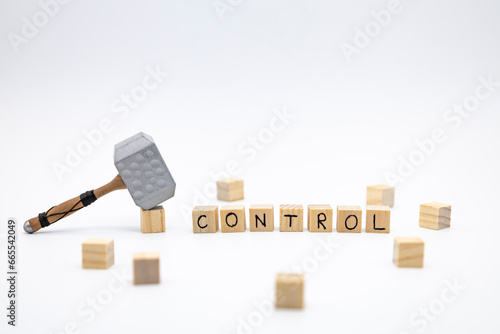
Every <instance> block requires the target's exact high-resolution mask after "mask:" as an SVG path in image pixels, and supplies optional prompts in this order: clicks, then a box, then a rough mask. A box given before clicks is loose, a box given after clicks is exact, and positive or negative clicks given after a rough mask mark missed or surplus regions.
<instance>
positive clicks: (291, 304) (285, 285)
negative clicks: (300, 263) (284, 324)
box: [276, 274, 304, 309]
mask: <svg viewBox="0 0 500 334" xmlns="http://www.w3.org/2000/svg"><path fill="white" fill-rule="evenodd" d="M303 307H304V275H303V274H278V275H277V277H276V308H292V309H301V308H303Z"/></svg>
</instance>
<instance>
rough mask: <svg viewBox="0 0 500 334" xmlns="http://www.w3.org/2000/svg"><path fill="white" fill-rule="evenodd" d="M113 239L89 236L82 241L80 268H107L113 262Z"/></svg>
mask: <svg viewBox="0 0 500 334" xmlns="http://www.w3.org/2000/svg"><path fill="white" fill-rule="evenodd" d="M114 248H115V245H114V241H113V239H103V238H91V239H88V240H87V241H85V242H83V243H82V268H84V269H108V268H109V267H111V266H112V265H113V264H114V263H115V249H114Z"/></svg>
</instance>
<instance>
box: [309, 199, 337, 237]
mask: <svg viewBox="0 0 500 334" xmlns="http://www.w3.org/2000/svg"><path fill="white" fill-rule="evenodd" d="M307 216H308V219H307V229H308V230H309V232H332V230H333V209H332V207H331V205H309V206H308V207H307Z"/></svg>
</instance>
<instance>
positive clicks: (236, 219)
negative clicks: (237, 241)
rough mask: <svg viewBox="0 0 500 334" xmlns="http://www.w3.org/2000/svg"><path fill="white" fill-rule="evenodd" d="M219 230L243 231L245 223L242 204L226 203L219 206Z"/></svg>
mask: <svg viewBox="0 0 500 334" xmlns="http://www.w3.org/2000/svg"><path fill="white" fill-rule="evenodd" d="M220 219H221V224H220V225H221V232H224V233H226V232H245V230H246V227H247V223H246V219H245V206H244V205H226V206H223V207H221V208H220Z"/></svg>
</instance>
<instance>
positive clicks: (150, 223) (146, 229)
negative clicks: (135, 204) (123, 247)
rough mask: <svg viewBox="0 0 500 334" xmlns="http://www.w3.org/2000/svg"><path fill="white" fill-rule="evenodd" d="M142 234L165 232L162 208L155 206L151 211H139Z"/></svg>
mask: <svg viewBox="0 0 500 334" xmlns="http://www.w3.org/2000/svg"><path fill="white" fill-rule="evenodd" d="M141 230H142V233H160V232H165V210H164V209H163V206H161V205H159V206H155V207H154V208H152V209H151V210H144V209H141Z"/></svg>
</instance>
